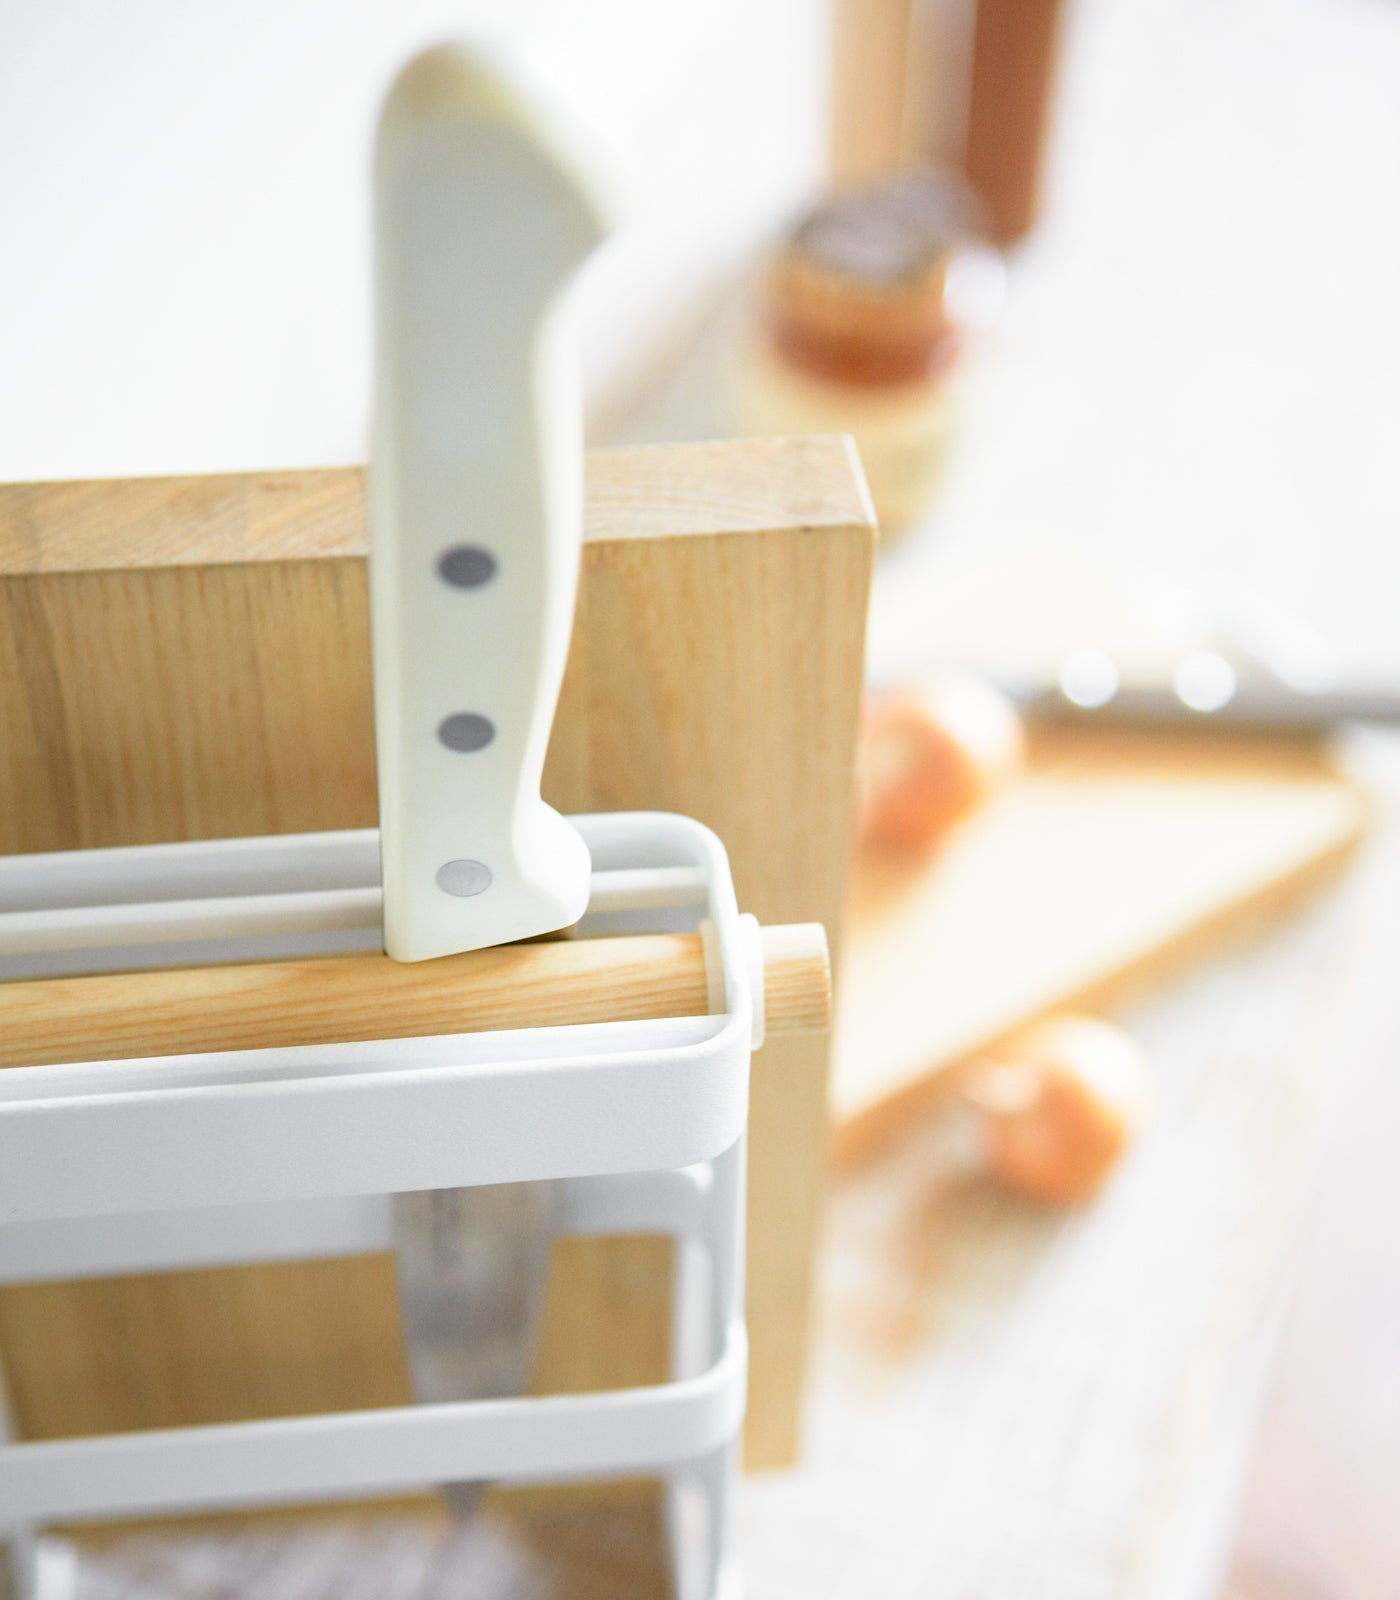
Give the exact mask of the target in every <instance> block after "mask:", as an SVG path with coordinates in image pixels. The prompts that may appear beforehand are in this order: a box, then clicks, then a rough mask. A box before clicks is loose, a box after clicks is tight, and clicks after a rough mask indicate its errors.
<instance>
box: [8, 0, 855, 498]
mask: <svg viewBox="0 0 1400 1600" xmlns="http://www.w3.org/2000/svg"><path fill="white" fill-rule="evenodd" d="M474 25H476V26H479V25H486V26H488V27H491V28H492V29H493V30H496V31H498V32H501V33H504V34H508V35H518V36H522V37H525V38H532V37H533V38H536V39H539V40H541V41H542V42H543V43H544V44H545V45H546V46H547V47H548V48H549V49H550V51H551V53H552V54H553V55H554V56H556V57H557V58H559V59H560V60H561V63H562V64H563V65H564V66H566V67H569V68H572V69H573V72H574V75H575V76H577V77H579V78H581V79H582V80H583V82H584V85H585V87H586V88H587V89H588V90H589V91H590V92H592V93H594V94H596V96H597V98H598V99H599V100H600V101H601V103H602V104H603V106H604V107H605V108H606V111H607V113H608V114H609V115H610V117H611V119H612V122H613V124H614V127H615V130H616V132H617V135H618V143H619V144H620V146H621V149H622V151H623V154H624V156H625V158H626V165H627V167H628V169H629V170H628V172H627V174H626V176H627V185H628V202H629V203H628V208H627V210H628V218H629V220H628V223H627V226H626V228H625V229H624V231H623V233H622V234H621V235H620V237H619V238H618V239H617V240H615V241H614V242H613V244H612V245H611V246H610V247H609V253H608V255H607V256H606V258H604V259H601V260H599V261H598V262H597V263H596V264H595V266H594V267H593V268H592V269H591V274H590V279H589V281H588V283H587V285H586V287H585V290H584V307H583V311H584V321H585V330H586V371H587V374H588V378H589V386H590V389H591V390H593V391H594V392H598V391H600V390H602V389H604V388H606V387H608V386H609V385H611V384H612V383H613V382H615V381H616V380H618V379H619V378H620V377H621V376H622V375H624V374H625V373H626V371H627V370H628V368H629V367H630V366H631V365H633V364H635V362H636V361H637V360H638V358H639V356H640V355H641V354H642V352H644V351H645V350H646V349H647V348H648V347H649V346H654V345H655V344H656V342H657V340H658V338H659V337H660V336H661V334H662V331H663V330H664V329H665V328H666V327H667V326H668V324H669V323H670V322H671V321H673V320H674V318H675V317H676V315H677V314H678V313H682V314H683V312H684V309H685V308H686V307H687V305H688V304H690V303H691V302H693V300H694V299H695V297H696V295H697V294H698V292H700V290H701V289H702V288H703V286H704V285H705V284H706V283H708V282H709V281H711V280H712V279H713V278H714V277H715V276H716V275H717V274H719V273H722V272H724V271H725V270H726V269H727V268H728V267H729V266H731V265H732V264H733V262H734V261H735V260H736V259H738V258H739V257H741V256H743V255H744V254H746V253H747V252H748V251H749V250H750V249H751V248H752V246H753V244H754V243H755V242H756V241H757V240H758V239H760V238H761V237H763V236H764V234H765V233H767V232H768V231H769V230H771V228H772V227H773V225H774V224H775V223H776V222H777V221H779V220H780V219H781V218H782V216H783V215H784V214H785V213H786V212H788V211H790V210H791V209H792V208H793V206H794V205H795V204H796V203H797V202H798V201H799V200H800V199H801V198H802V197H803V196H804V195H805V194H806V193H807V192H809V190H810V189H811V188H813V187H814V186H815V185H816V183H817V181H818V179H819V176H820V171H821V164H822V155H823V147H824V141H825V91H826V55H827V37H828V27H827V16H826V4H825V3H824V0H587V3H581V0H575V3H570V0H514V3H511V0H398V3H397V4H388V3H386V0H245V3H242V4H233V3H228V0H201V3H198V4H189V3H188V0H123V3H121V4H112V3H110V0H0V217H3V218H4V219H5V236H4V241H3V247H0V480H8V481H13V480H17V479H33V478H47V477H78V476H105V475H116V474H135V473H158V472H170V471H208V470H218V469H235V468H251V467H273V466H293V465H319V464H330V463H340V462H348V461H357V460H360V459H362V457H363V454H364V439H365V424H366V405H367V395H368V384H369V339H368V329H369V312H368V278H367V267H368V228H369V221H368V177H367V174H368V154H369V139H370V131H371V127H372V122H373V116H374V111H375V107H376V105H377V102H378V100H379V97H380V95H381V94H382V92H383V89H384V86H385V84H386V82H387V80H388V79H389V77H390V76H391V75H392V73H393V72H394V70H395V69H396V67H397V66H398V64H399V63H400V62H401V61H402V60H403V59H404V58H405V57H406V56H407V55H408V54H410V53H411V52H412V51H413V50H414V49H415V48H416V47H418V46H420V45H422V44H425V43H428V42H431V41H433V40H435V39H437V38H441V37H445V36H448V35H451V34H453V33H461V32H463V31H466V30H469V29H470V28H471V27H472V26H474Z"/></svg>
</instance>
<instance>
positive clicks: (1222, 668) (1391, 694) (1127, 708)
mask: <svg viewBox="0 0 1400 1600" xmlns="http://www.w3.org/2000/svg"><path fill="white" fill-rule="evenodd" d="M1001 686H1002V687H1003V688H1004V689H1005V690H1006V692H1007V693H1008V694H1009V695H1010V696H1011V698H1012V700H1013V701H1015V703H1016V705H1017V706H1018V707H1019V709H1020V711H1021V713H1022V715H1023V716H1025V717H1026V718H1027V720H1029V721H1053V722H1069V723H1078V724H1084V725H1093V724H1097V723H1105V724H1106V723H1142V724H1145V725H1149V726H1150V725H1169V726H1171V725H1175V726H1181V727H1188V728H1196V729H1207V728H1219V729H1222V730H1225V729H1229V730H1234V731H1240V730H1249V729H1253V730H1255V731H1260V732H1263V731H1277V732H1296V733H1309V732H1312V733H1324V732H1327V731H1329V730H1331V729H1333V728H1336V727H1337V726H1339V725H1340V724H1343V723H1350V722H1362V723H1400V689H1397V688H1392V687H1389V686H1387V685H1383V684H1375V685H1363V684H1347V683H1345V682H1338V683H1335V684H1329V685H1326V686H1323V687H1318V688H1308V689H1299V688H1295V687H1293V686H1291V685H1290V684H1287V683H1285V682H1283V681H1281V680H1280V679H1278V678H1275V677H1271V676H1264V675H1262V674H1259V673H1256V674H1254V675H1251V676H1248V677H1246V676H1241V675H1239V674H1237V673H1236V671H1235V667H1234V664H1233V663H1232V662H1231V660H1230V659H1229V657H1228V656H1227V655H1224V654H1222V653H1220V652H1219V651H1215V650H1194V651H1191V652H1189V653H1187V654H1185V655H1183V656H1182V658H1181V660H1180V661H1179V662H1177V663H1176V666H1175V668H1174V669H1173V670H1172V671H1171V673H1170V675H1169V676H1165V677H1163V679H1162V680H1161V681H1160V682H1157V683H1137V682H1129V683H1124V682H1123V681H1122V680H1121V677H1120V674H1119V671H1118V666H1117V663H1116V662H1115V661H1114V660H1113V658H1112V657H1111V656H1109V655H1107V654H1105V653H1104V652H1102V651H1099V650H1079V651H1076V652H1075V653H1074V654H1072V655H1070V656H1068V657H1067V658H1066V659H1065V661H1064V662H1063V664H1062V665H1061V667H1060V669H1059V672H1058V673H1057V675H1056V677H1055V678H1054V679H1052V680H1047V681H1043V682H1027V681H1007V680H1001Z"/></svg>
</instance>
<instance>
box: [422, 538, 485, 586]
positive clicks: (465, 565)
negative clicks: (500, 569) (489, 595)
mask: <svg viewBox="0 0 1400 1600" xmlns="http://www.w3.org/2000/svg"><path fill="white" fill-rule="evenodd" d="M497 566H498V563H497V561H496V558H495V556H494V555H492V553H491V552H490V551H489V550H485V549H483V548H482V547H481V545H479V544H454V545H452V546H451V548H450V549H447V550H444V551H443V552H442V554H441V555H440V556H439V557H438V563H437V570H438V577H440V578H441V579H442V581H443V582H444V583H445V584H447V585H448V587H449V588H452V589H480V588H481V587H482V585H483V584H487V583H490V581H491V580H492V578H494V577H495V576H496V569H497Z"/></svg>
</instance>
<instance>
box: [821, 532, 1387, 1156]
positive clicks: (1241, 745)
mask: <svg viewBox="0 0 1400 1600" xmlns="http://www.w3.org/2000/svg"><path fill="white" fill-rule="evenodd" d="M1164 617H1165V618H1166V619H1167V620H1165V621H1164V620H1163V618H1164ZM873 627H874V629H875V630H878V631H876V632H874V636H873V638H872V649H873V653H874V655H875V659H876V662H877V665H878V664H879V663H880V661H881V659H882V658H883V659H885V660H887V661H889V662H891V663H894V662H900V663H904V664H905V669H906V670H907V663H909V662H910V661H911V660H913V659H914V658H915V656H916V655H917V654H918V652H919V651H920V650H922V651H924V652H925V654H926V656H927V655H929V654H932V653H934V652H938V653H942V654H944V655H946V656H947V657H949V658H952V659H956V660H961V661H965V662H977V663H979V664H980V665H982V666H985V667H988V668H992V669H998V668H999V669H1001V670H1003V671H1005V672H1006V673H1008V674H1009V675H1010V676H1013V677H1014V676H1018V675H1019V676H1031V677H1034V676H1037V675H1040V674H1049V673H1053V670H1054V669H1055V668H1056V666H1057V665H1058V663H1059V662H1060V661H1062V660H1063V659H1064V657H1065V656H1066V655H1068V654H1069V653H1070V651H1071V650H1073V649H1076V648H1086V647H1094V648H1099V649H1104V650H1106V651H1108V652H1109V653H1111V654H1112V655H1114V656H1115V658H1116V659H1118V660H1119V661H1120V662H1121V663H1123V665H1124V668H1125V673H1128V674H1131V675H1133V676H1137V677H1149V676H1151V675H1153V674H1154V673H1158V672H1161V671H1163V670H1165V664H1166V663H1169V662H1171V661H1172V660H1173V659H1175V658H1177V657H1179V655H1180V654H1181V653H1183V652H1184V650H1185V649H1187V648H1190V647H1191V646H1193V645H1196V644H1199V643H1201V642H1203V641H1202V640H1201V638H1200V637H1199V636H1198V635H1197V634H1196V633H1195V632H1194V631H1193V627H1192V625H1191V624H1190V623H1189V622H1188V621H1186V620H1184V619H1183V618H1182V617H1181V615H1180V614H1179V613H1173V612H1172V610H1171V608H1170V607H1162V608H1161V609H1160V613H1159V614H1157V615H1153V614H1152V612H1151V607H1145V606H1144V605H1142V604H1140V603H1137V602H1136V601H1135V600H1134V598H1133V594H1132V592H1131V590H1130V589H1128V588H1126V587H1124V586H1118V585H1115V583H1114V582H1113V580H1112V578H1111V576H1110V575H1107V574H1105V573H1103V572H1102V571H1098V570H1095V569H1093V568H1091V567H1089V566H1086V565H1085V564H1084V563H1082V562H1081V561H1079V560H1077V559H1076V558H1075V557H1074V556H1073V554H1072V553H1069V552H1062V551H1046V550H1043V549H1042V550H1030V551H1023V552H1016V553H1012V554H1011V555H1009V556H1004V557H999V558H997V559H995V560H989V561H985V562H980V563H975V564H973V565H971V566H969V567H966V568H964V569H962V570H960V571H949V572H947V573H942V574H939V575H938V577H937V578H936V579H928V578H926V579H925V580H924V581H923V582H922V583H912V584H905V585H903V586H902V587H901V592H900V593H899V594H898V596H893V597H892V603H891V604H890V605H889V606H887V607H885V608H884V609H883V610H881V609H880V608H879V607H877V610H876V613H875V618H874V623H873ZM891 670H896V669H895V668H893V667H892V668H891ZM1367 820H1368V802H1367V797H1366V796H1365V794H1364V793H1363V792H1362V790H1361V789H1360V788H1359V787H1358V786H1357V784H1356V783H1354V782H1353V781H1352V780H1351V779H1350V778H1348V777H1347V776H1346V775H1345V774H1344V773H1343V772H1342V771H1341V770H1340V769H1339V767H1338V766H1337V764H1336V762H1335V760H1334V758H1333V757H1332V755H1331V754H1330V753H1329V751H1328V750H1327V749H1326V747H1325V746H1324V745H1322V744H1320V743H1317V742H1314V741H1311V740H1308V739H1306V738H1304V739H1297V738H1261V737H1248V736H1229V737H1226V736H1219V735H1204V736H1202V735H1196V736H1189V735H1185V734H1181V733H1168V732H1156V733H1153V732H1147V733H1142V732H1125V731H1121V730H1119V731H1110V730H1105V731H1092V732H1090V731H1081V730H1072V731H1071V730H1064V731H1059V732H1052V731H1050V730H1042V731H1040V732H1039V733H1037V735H1036V736H1035V737H1034V738H1033V739H1032V742H1031V760H1030V763H1029V768H1028V771H1027V772H1026V774H1025V776H1024V778H1023V779H1022V780H1021V781H1019V782H1017V783H1016V784H1014V785H1013V786H1012V787H1011V788H1010V789H1008V790H1007V791H1006V792H1005V793H1003V794H1002V795H1000V796H999V797H997V798H996V799H995V800H994V801H993V802H992V803H991V804H990V805H988V806H987V807H986V808H985V809H984V810H983V811H981V812H980V813H978V814H977V815H976V816H974V817H972V818H971V819H970V820H969V821H968V822H967V823H966V824H965V825H964V826H963V827H962V828H961V829H959V830H958V831H957V833H956V834H955V835H954V836H953V837H952V838H950V839H949V840H948V841H947V843H946V845H945V846H944V847H943V848H942V850H941V851H940V852H939V853H938V854H937V855H936V856H934V857H933V858H932V859H931V860H930V861H929V862H928V863H927V864H926V865H924V866H921V867H918V868H916V869H913V870H911V869H910V867H909V865H908V864H907V863H903V862H897V861H890V860H884V861H867V862H864V863H862V864H861V865H860V867H859V868H858V870H857V873H856V880H855V895H856V900H855V907H854V913H853V917H852V922H851V928H850V940H849V948H848V952H847V959H846V962H845V966H844V969H843V974H842V985H841V989H840V992H839V996H838V1023H837V1045H836V1059H835V1065H834V1070H833V1081H832V1098H833V1116H834V1119H835V1125H836V1147H837V1152H838V1155H840V1156H841V1157H842V1158H843V1159H856V1158H860V1157H862V1156H865V1155H868V1154H869V1153H870V1152H872V1151H873V1150H877V1149H880V1148H883V1147H884V1145H885V1143H886V1141H887V1140H888V1138H889V1137H890V1136H891V1135H892V1134H894V1133H896V1132H897V1131H898V1130H899V1128H900V1127H902V1126H903V1125H905V1124H906V1123H907V1121H908V1119H909V1117H910V1116H911V1115H912V1114H914V1113H915V1112H916V1111H917V1109H918V1108H919V1107H920V1106H921V1105H923V1104H925V1103H928V1102H930V1101H933V1100H936V1099H937V1098H939V1097H940V1096H942V1095H945V1094H946V1093H947V1092H948V1091H949V1090H950V1089H951V1088H952V1087H953V1086H954V1084H955V1083H956V1073H955V1071H953V1070H952V1069H954V1068H956V1067H957V1066H958V1064H959V1063H961V1062H962V1061H964V1060H965V1059H966V1058H967V1057H968V1056H970V1055H972V1054H973V1053H975V1052H976V1051H978V1050H980V1049H981V1048H983V1047H984V1046H985V1045H987V1044H989V1043H990V1042H991V1041H993V1040H994V1039H996V1038H998V1037H999V1036H1001V1035H1004V1034H1006V1033H1008V1032H1011V1031H1012V1030H1014V1029H1015V1028H1017V1027H1019V1026H1021V1025H1022V1024H1024V1023H1026V1022H1028V1021H1030V1020H1032V1019H1033V1018H1034V1017H1036V1016H1039V1015H1042V1014H1044V1013H1045V1012H1047V1011H1051V1010H1056V1009H1059V1008H1061V1007H1065V1006H1069V1005H1089V1006H1093V1005H1097V1004H1100V1003H1102V1002H1104V1001H1106V1000H1108V999H1110V998H1114V999H1116V998H1117V997H1118V996H1119V995H1120V993H1121V992H1122V990H1123V988H1124V987H1125V986H1126V985H1128V984H1129V983H1134V984H1136V983H1141V982H1143V981H1146V980H1147V979H1149V978H1151V977H1153V976H1154V975H1155V974H1157V973H1158V972H1160V971H1162V970H1163V969H1164V968H1166V967H1167V966H1168V965H1169V964H1172V963H1175V962H1178V961H1181V960H1183V959H1186V958H1190V957H1198V956H1200V955H1202V954H1204V953H1207V952H1208V951H1209V950H1210V949H1212V948H1214V946H1215V944H1216V943H1217V942H1218V940H1219V939H1220V938H1221V937H1222V936H1225V935H1228V934H1230V933H1233V932H1235V931H1237V930H1238V929H1240V928H1241V927H1242V926H1243V925H1244V924H1245V923H1247V922H1248V921H1249V920H1250V919H1251V918H1260V917H1263V918H1267V917H1269V916H1271V915H1275V914H1277V913H1279V912H1281V911H1282V910H1284V909H1286V907H1287V906H1288V905H1289V904H1290V903H1291V901H1292V900H1293V899H1294V898H1295V897H1296V896H1297V895H1299V894H1301V893H1304V892H1306V891H1307V890H1308V889H1309V888H1310V887H1311V886H1312V885H1313V884H1314V883H1316V882H1317V881H1319V880H1320V879H1321V878H1322V877H1324V876H1325V875H1326V874H1327V873H1328V872H1329V871H1330V869H1332V868H1333V867H1335V866H1336V865H1337V864H1338V863H1339V862H1340V861H1342V860H1344V859H1345V858H1346V856H1347V855H1348V854H1349V852H1350V851H1351V849H1352V847H1353V846H1354V845H1355V844H1356V843H1357V842H1358V841H1359V839H1360V838H1361V836H1362V834H1363V832H1364V830H1365V828H1366V824H1367Z"/></svg>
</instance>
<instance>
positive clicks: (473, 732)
mask: <svg viewBox="0 0 1400 1600" xmlns="http://www.w3.org/2000/svg"><path fill="white" fill-rule="evenodd" d="M437 736H438V741H439V742H440V743H441V744H443V745H445V746H446V747H447V748H448V749H449V750H460V751H462V752H464V753H469V752H470V751H472V750H484V749H485V748H486V746H487V745H488V744H490V743H491V741H492V740H493V739H494V738H495V737H496V724H495V723H494V722H492V720H491V719H490V717H483V716H482V715H481V713H480V712H479V711H458V712H454V714H453V715H452V716H450V717H444V718H443V719H442V721H441V722H439V723H438V730H437Z"/></svg>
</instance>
